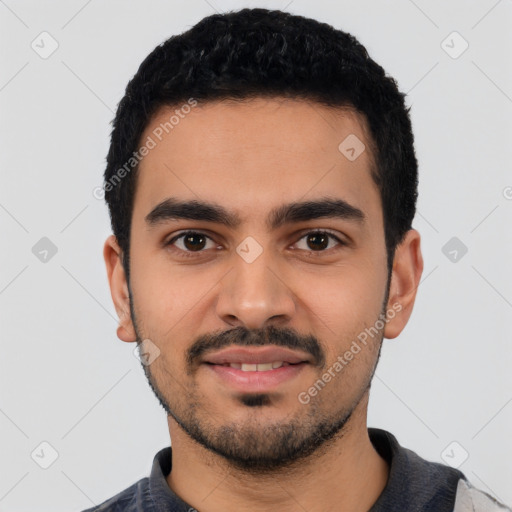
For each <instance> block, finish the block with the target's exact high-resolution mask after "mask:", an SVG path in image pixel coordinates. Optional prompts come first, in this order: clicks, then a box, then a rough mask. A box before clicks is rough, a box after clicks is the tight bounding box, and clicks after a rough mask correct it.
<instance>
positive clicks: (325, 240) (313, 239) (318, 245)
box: [307, 233, 329, 250]
mask: <svg viewBox="0 0 512 512" xmlns="http://www.w3.org/2000/svg"><path fill="white" fill-rule="evenodd" d="M307 243H308V244H309V247H311V248H312V249H315V250H318V249H320V250H324V249H325V248H326V247H327V246H328V245H329V237H328V236H327V235H326V234H325V233H311V234H310V235H308V238H307Z"/></svg>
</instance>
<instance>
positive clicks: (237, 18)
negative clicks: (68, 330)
mask: <svg viewBox="0 0 512 512" xmlns="http://www.w3.org/2000/svg"><path fill="white" fill-rule="evenodd" d="M257 97H266V98H269V97H270V98H272V97H276V98H277V97H284V98H292V99H303V100H309V101H316V102H318V103H319V104H322V105H325V106H329V107H334V108H336V107H338V108H341V107H345V108H350V109H353V110H354V111H356V112H357V113H359V114H362V115H363V117H364V119H365V121H366V124H367V126H368V127H369V129H370V132H371V134H370V135H371V139H372V140H371V141H370V146H371V154H372V160H373V162H374V165H372V169H371V175H372V179H373V180H374V182H375V183H376V185H377V187H378V190H379V192H380V197H381V202H382V210H383V219H384V231H385V241H386V252H387V264H388V275H389V274H390V272H391V269H392V264H393V259H394V254H395V249H396V246H397V245H398V244H399V243H400V242H401V241H403V238H404V236H405V234H406V232H407V231H408V230H409V229H411V224H412V220H413V218H414V215H415V210H416V199H417V195H418V192H417V188H418V172H417V161H416V156H415V152H414V138H413V134H412V127H411V121H410V118H409V110H410V107H409V108H406V107H405V94H403V93H401V92H400V91H399V90H398V86H397V83H396V81H395V80H394V79H393V78H392V77H390V76H388V75H386V73H385V71H384V69H383V68H382V67H381V66H380V65H378V64H377V63H376V62H375V61H373V60H372V59H371V58H370V57H369V55H368V52H367V51H366V49H365V47H364V46H363V45H362V44H361V43H359V42H358V41H357V39H356V38H355V37H354V36H352V35H351V34H348V33H346V32H343V31H341V30H337V29H335V28H333V27H332V26H330V25H328V24H326V23H321V22H319V21H316V20H313V19H309V18H306V17H303V16H297V15H292V14H290V13H287V12H283V11H280V10H267V9H261V8H257V9H242V10H239V11H231V12H227V13H223V14H214V15H211V16H208V17H206V18H203V19H202V20H201V21H199V22H198V23H197V24H196V25H194V26H193V27H192V28H190V29H189V30H187V31H186V32H184V33H182V34H179V35H175V36H172V37H170V38H169V39H167V40H166V41H165V42H164V43H162V44H160V45H159V46H157V47H156V48H155V49H154V50H153V51H152V52H151V53H150V54H149V55H148V56H147V57H146V58H145V59H144V61H143V62H142V64H141V65H140V67H139V69H138V71H137V73H136V74H135V76H134V77H133V78H132V79H131V80H130V82H129V83H128V85H127V87H126V91H125V95H124V97H123V98H122V99H121V101H120V102H119V105H118V109H117V112H116V115H115V118H114V120H113V122H112V123H113V128H112V133H111V142H110V148H109V152H108V155H107V166H106V169H105V173H104V185H103V187H104V190H105V200H106V202H107V204H108V207H109V212H110V219H111V224H112V230H113V233H114V235H115V236H116V238H117V241H118V243H119V246H120V248H121V250H122V262H123V266H124V269H125V272H126V275H127V279H128V282H129V247H130V227H131V220H132V212H133V203H134V195H135V187H136V182H137V171H138V160H137V159H136V158H134V154H135V153H136V152H137V150H138V148H139V146H140V144H141V136H142V134H143V132H144V130H145V128H146V127H147V125H148V124H149V122H150V120H151V118H152V116H153V115H154V114H155V113H156V112H157V110H158V109H159V108H161V107H162V106H165V105H169V106H179V105H180V104H187V102H188V103H190V100H191V98H193V99H194V101H202V102H208V101H215V100H223V99H234V100H246V99H251V98H257ZM340 142H341V141H340ZM128 162H130V164H129V165H127V163H128ZM122 169H124V172H120V171H121V170H122ZM120 176H122V178H120Z"/></svg>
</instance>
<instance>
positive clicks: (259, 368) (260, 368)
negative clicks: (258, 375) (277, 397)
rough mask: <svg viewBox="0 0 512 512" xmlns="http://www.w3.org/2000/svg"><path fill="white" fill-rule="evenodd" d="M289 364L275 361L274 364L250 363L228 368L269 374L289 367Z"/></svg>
mask: <svg viewBox="0 0 512 512" xmlns="http://www.w3.org/2000/svg"><path fill="white" fill-rule="evenodd" d="M288 364H289V363H284V362H283V361H274V362H273V363H262V364H248V363H229V364H228V365H227V366H231V368H236V369H237V370H242V371H243V372H268V371H269V370H274V369H276V368H281V366H287V365H288Z"/></svg>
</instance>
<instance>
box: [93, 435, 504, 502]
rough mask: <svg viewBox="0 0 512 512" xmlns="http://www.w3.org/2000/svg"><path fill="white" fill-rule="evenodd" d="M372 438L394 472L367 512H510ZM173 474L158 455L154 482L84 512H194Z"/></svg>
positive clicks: (437, 467) (443, 469)
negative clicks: (171, 480) (174, 482)
mask: <svg viewBox="0 0 512 512" xmlns="http://www.w3.org/2000/svg"><path fill="white" fill-rule="evenodd" d="M368 433H369V436H370V440H371V442H372V444H373V445H374V447H375V449H376V450H377V451H378V452H379V454H380V455H381V456H382V457H383V458H384V459H385V460H386V461H387V462H388V464H389V466H390V472H389V479H388V482H387V484H386V487H385V488H384V490H383V491H382V493H381V495H380V496H379V498H378V500H377V501H376V502H375V503H374V505H373V506H372V508H371V509H370V510H369V511H368V512H397V511H405V512H500V511H501V512H503V511H511V509H509V508H506V507H505V506H503V505H500V504H499V503H498V502H496V501H495V500H494V499H493V498H491V497H490V496H489V495H487V494H486V493H484V492H482V491H479V490H478V489H475V488H474V487H472V485H471V484H470V483H469V482H468V481H467V480H466V478H465V476H464V474H463V473H461V472H460V471H458V470H457V469H453V468H451V467H449V466H445V465H443V464H439V463H436V462H429V461H426V460H424V459H422V458H421V457H419V456H418V455H417V454H416V453H414V452H413V451H411V450H408V449H407V448H403V447H402V446H400V445H399V444H398V441H397V440H396V439H395V437H394V436H393V435H392V434H390V433H389V432H386V431H384V430H380V429H375V428H370V429H368ZM171 468H172V448H171V447H167V448H164V449H162V450H160V451H159V452H158V453H157V454H156V455H155V458H154V460H153V467H152V469H151V474H150V476H149V478H147V477H146V478H142V479H141V480H139V481H138V482H136V483H134V484H133V485H131V486H130V487H128V488H127V489H125V490H124V491H122V492H120V493H119V494H117V495H116V496H114V497H113V498H111V499H109V500H107V501H105V502H104V503H102V504H101V505H98V506H96V507H93V508H89V509H87V510H84V511H83V512H121V511H123V512H195V510H196V509H194V508H193V507H191V506H190V505H189V504H188V503H185V502H184V501H183V500H182V499H181V498H179V497H178V496H177V495H176V494H175V493H174V492H173V491H172V490H171V488H170V487H169V485H168V484H167V480H166V476H167V475H168V474H169V472H170V471H171ZM199 512H201V510H199Z"/></svg>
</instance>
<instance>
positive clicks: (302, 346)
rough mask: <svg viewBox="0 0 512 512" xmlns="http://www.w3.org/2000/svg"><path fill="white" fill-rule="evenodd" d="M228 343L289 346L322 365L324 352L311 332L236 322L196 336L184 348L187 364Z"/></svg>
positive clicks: (227, 345) (189, 364) (319, 365)
mask: <svg viewBox="0 0 512 512" xmlns="http://www.w3.org/2000/svg"><path fill="white" fill-rule="evenodd" d="M232 345H238V346H246V347H247V346H255V347H257V346H262V345H276V346H278V347H286V348H290V349H292V350H303V351H304V352H307V353H308V354H311V356H312V357H313V361H314V365H315V366H318V367H320V368H322V367H323V366H324V365H325V355H324V352H323V350H322V347H321V346H320V343H319V342H318V340H317V339H316V338H315V337H314V336H313V335H305V336H302V335H300V334H298V333H296V332H295V331H294V330H292V329H289V328H282V329H281V328H277V327H275V326H273V325H271V326H268V327H265V328H262V329H247V328H245V327H242V326H239V327H235V328H233V329H230V330H229V331H224V332H220V333H218V332H214V333H210V334H205V335H203V336H201V337H199V338H198V339H197V340H196V341H195V342H194V343H193V345H192V346H191V347H190V348H189V350H188V351H187V355H186V360H187V365H188V366H189V367H192V366H193V365H194V364H195V363H197V361H198V359H199V358H200V357H201V356H202V355H203V354H204V353H205V352H207V351H211V350H219V349H221V348H224V347H229V346H232Z"/></svg>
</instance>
